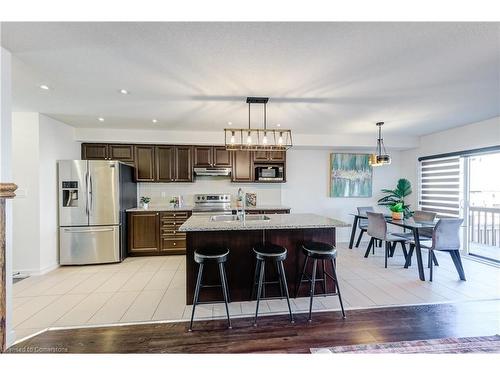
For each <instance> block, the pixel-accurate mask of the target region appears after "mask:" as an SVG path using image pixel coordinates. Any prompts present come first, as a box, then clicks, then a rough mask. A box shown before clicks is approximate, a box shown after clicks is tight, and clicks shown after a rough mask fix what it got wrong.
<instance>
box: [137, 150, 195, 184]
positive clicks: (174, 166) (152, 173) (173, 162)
mask: <svg viewBox="0 0 500 375" xmlns="http://www.w3.org/2000/svg"><path fill="white" fill-rule="evenodd" d="M135 169H136V170H135V174H136V181H142V182H192V181H193V164H192V146H142V145H141V146H135Z"/></svg>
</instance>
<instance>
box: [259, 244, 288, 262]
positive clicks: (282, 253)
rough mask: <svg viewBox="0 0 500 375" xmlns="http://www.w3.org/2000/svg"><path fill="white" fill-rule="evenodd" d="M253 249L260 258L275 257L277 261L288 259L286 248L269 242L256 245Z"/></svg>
mask: <svg viewBox="0 0 500 375" xmlns="http://www.w3.org/2000/svg"><path fill="white" fill-rule="evenodd" d="M253 251H254V253H255V255H256V257H257V259H259V260H265V259H268V258H274V260H276V261H283V260H285V259H286V249H285V248H284V247H283V246H278V245H275V244H272V243H269V242H266V243H263V244H257V245H255V246H254V247H253Z"/></svg>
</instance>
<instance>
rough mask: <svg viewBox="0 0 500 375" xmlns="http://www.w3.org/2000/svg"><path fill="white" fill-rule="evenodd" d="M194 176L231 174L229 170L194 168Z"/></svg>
mask: <svg viewBox="0 0 500 375" xmlns="http://www.w3.org/2000/svg"><path fill="white" fill-rule="evenodd" d="M194 174H195V175H197V176H229V175H230V174H231V168H221V167H212V168H210V167H207V168H194Z"/></svg>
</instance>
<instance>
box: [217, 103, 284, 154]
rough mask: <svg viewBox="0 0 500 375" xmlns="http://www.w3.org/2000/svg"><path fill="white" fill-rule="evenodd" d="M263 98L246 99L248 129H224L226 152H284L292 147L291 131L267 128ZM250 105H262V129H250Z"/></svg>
mask: <svg viewBox="0 0 500 375" xmlns="http://www.w3.org/2000/svg"><path fill="white" fill-rule="evenodd" d="M268 101H269V98H265V97H253V96H252V97H250V96H249V97H247V103H248V128H225V129H224V143H225V145H226V150H232V151H235V150H247V151H258V150H277V151H285V150H288V149H289V148H290V147H292V131H291V130H289V129H281V128H280V129H268V128H267V102H268ZM251 104H263V105H264V121H263V128H252V127H251V123H250V120H251Z"/></svg>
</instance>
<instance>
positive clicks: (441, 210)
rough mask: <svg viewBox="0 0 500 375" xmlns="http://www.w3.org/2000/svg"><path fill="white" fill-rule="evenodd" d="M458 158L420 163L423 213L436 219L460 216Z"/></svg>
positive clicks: (427, 160)
mask: <svg viewBox="0 0 500 375" xmlns="http://www.w3.org/2000/svg"><path fill="white" fill-rule="evenodd" d="M460 191H461V190H460V156H453V157H443V158H433V159H426V160H422V161H421V162H420V201H419V205H420V208H421V209H422V210H423V211H432V212H436V213H437V216H438V217H458V216H460Z"/></svg>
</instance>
